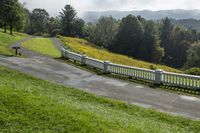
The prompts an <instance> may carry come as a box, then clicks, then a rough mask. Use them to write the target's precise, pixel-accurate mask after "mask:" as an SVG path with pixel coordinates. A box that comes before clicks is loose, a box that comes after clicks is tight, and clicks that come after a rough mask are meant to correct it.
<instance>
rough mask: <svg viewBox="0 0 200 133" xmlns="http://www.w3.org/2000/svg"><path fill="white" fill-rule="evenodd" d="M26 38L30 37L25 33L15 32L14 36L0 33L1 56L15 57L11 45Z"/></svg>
mask: <svg viewBox="0 0 200 133" xmlns="http://www.w3.org/2000/svg"><path fill="white" fill-rule="evenodd" d="M26 37H28V35H27V34H23V33H17V32H14V35H10V34H9V33H3V32H1V31H0V54H2V55H7V56H11V55H13V53H14V52H13V51H12V50H11V49H10V45H12V44H13V43H15V42H18V41H20V40H23V39H24V38H26Z"/></svg>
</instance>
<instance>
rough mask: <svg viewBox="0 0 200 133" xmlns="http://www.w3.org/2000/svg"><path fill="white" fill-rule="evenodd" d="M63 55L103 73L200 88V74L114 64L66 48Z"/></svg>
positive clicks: (195, 88)
mask: <svg viewBox="0 0 200 133" xmlns="http://www.w3.org/2000/svg"><path fill="white" fill-rule="evenodd" d="M61 53H62V57H64V58H65V59H71V60H74V61H78V62H80V63H81V64H82V65H87V66H90V67H93V68H96V69H98V70H101V71H102V72H103V73H114V74H118V75H123V76H129V77H133V78H137V79H143V80H147V81H151V82H153V83H155V84H166V85H171V86H179V87H186V88H189V89H193V90H200V76H194V75H186V74H178V73H171V72H165V71H163V70H160V69H158V70H149V69H143V68H137V67H130V66H124V65H119V64H114V63H111V62H108V61H101V60H97V59H93V58H90V57H87V56H85V55H80V54H77V53H74V52H70V51H69V50H66V49H65V48H62V50H61Z"/></svg>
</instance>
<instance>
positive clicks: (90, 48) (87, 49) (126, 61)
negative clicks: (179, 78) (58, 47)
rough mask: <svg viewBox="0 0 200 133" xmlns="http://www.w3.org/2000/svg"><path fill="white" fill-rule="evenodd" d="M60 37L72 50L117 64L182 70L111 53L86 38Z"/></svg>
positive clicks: (172, 70)
mask: <svg viewBox="0 0 200 133" xmlns="http://www.w3.org/2000/svg"><path fill="white" fill-rule="evenodd" d="M60 38H61V40H62V41H63V43H64V44H65V45H66V46H68V47H69V48H70V49H71V50H73V51H75V52H78V53H80V54H86V55H87V56H89V57H93V58H96V59H100V60H104V61H111V62H113V63H117V64H123V65H128V66H134V67H140V68H147V69H163V70H165V71H169V72H180V71H179V70H177V69H174V68H171V67H168V66H164V65H159V64H153V63H149V62H145V61H141V60H137V59H134V58H131V57H128V56H125V55H120V54H115V53H111V52H109V51H107V50H105V49H102V48H98V47H95V45H94V44H91V43H90V42H88V41H86V40H84V39H78V38H72V37H60Z"/></svg>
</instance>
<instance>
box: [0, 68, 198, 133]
mask: <svg viewBox="0 0 200 133" xmlns="http://www.w3.org/2000/svg"><path fill="white" fill-rule="evenodd" d="M199 131H200V122H199V121H192V120H189V119H185V118H182V117H175V116H170V115H167V114H165V113H160V112H157V111H155V110H149V109H144V108H141V107H137V106H133V105H128V104H125V103H123V102H120V101H115V100H111V99H108V98H103V97H99V96H95V95H92V94H88V93H85V92H82V91H79V90H76V89H72V88H67V87H64V86H62V85H58V84H54V83H50V82H47V81H42V80H39V79H36V78H33V77H30V76H27V75H24V74H21V73H19V72H16V71H13V70H10V69H6V68H4V67H1V66H0V132H19V133H21V132H29V133H30V132H52V133H54V132H59V133H60V132H85V133H95V132H113V133H116V132H123V133H127V132H130V133H133V132H137V133H138V132H152V133H153V132H155V133H158V132H159V133H162V132H166V133H167V132H168V133H172V132H175V133H188V132H191V133H192V132H194V133H197V132H199Z"/></svg>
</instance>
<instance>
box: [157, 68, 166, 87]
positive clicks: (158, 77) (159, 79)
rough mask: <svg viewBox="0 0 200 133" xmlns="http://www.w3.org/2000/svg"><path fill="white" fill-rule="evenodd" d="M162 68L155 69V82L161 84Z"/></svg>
mask: <svg viewBox="0 0 200 133" xmlns="http://www.w3.org/2000/svg"><path fill="white" fill-rule="evenodd" d="M163 72H164V71H163V70H161V69H157V70H155V84H157V85H161V84H162V82H163Z"/></svg>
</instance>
